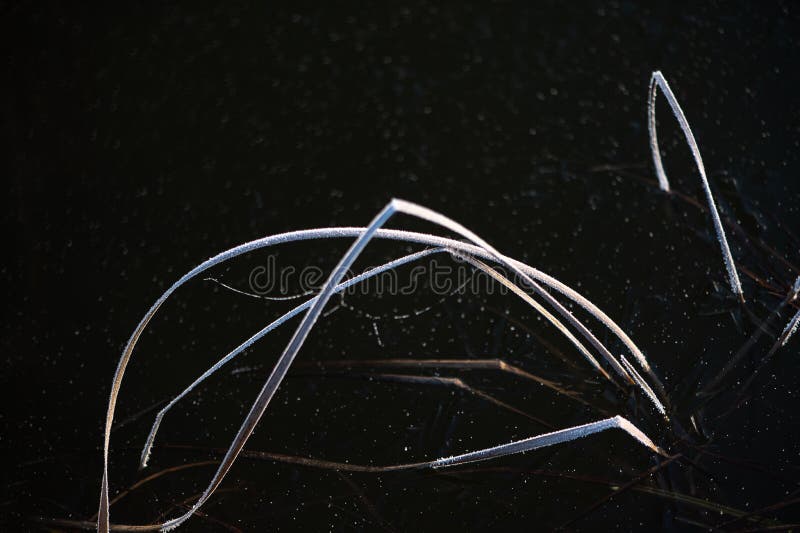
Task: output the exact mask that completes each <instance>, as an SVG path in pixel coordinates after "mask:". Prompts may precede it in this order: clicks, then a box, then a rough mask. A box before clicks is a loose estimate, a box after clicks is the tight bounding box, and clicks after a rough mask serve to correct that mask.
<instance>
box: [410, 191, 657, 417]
mask: <svg viewBox="0 0 800 533" xmlns="http://www.w3.org/2000/svg"><path fill="white" fill-rule="evenodd" d="M395 205H396V208H397V211H398V212H401V213H406V214H408V215H412V216H414V217H417V218H420V219H422V220H426V221H428V222H431V223H433V224H437V225H439V226H442V227H444V228H446V229H449V230H450V231H453V232H455V233H458V234H459V235H461V236H462V237H465V238H467V239H469V240H471V241H472V242H474V243H475V244H476V245H478V246H479V247H480V248H482V249H483V250H484V251H486V252H488V253H489V254H490V255H491V256H492V259H493V260H494V261H496V262H498V263H500V264H501V265H503V266H505V267H507V268H509V269H511V270H513V271H514V272H515V273H516V274H517V275H518V276H520V278H522V280H523V281H524V282H525V283H526V284H528V285H529V286H530V287H531V288H533V290H534V291H535V292H536V293H537V294H538V295H539V296H541V297H542V298H543V299H544V300H545V301H546V302H547V303H548V304H549V305H550V306H551V307H553V308H554V309H556V311H558V312H559V313H560V314H561V316H563V317H564V318H565V319H566V320H567V322H569V323H570V324H571V325H572V326H573V327H574V328H575V329H577V330H578V331H579V332H580V333H581V335H583V336H584V337H585V338H586V339H587V340H588V341H589V342H590V343H591V344H592V345H593V346H594V347H595V348H596V349H597V350H598V351H599V352H600V353H601V354H603V357H604V358H605V359H606V360H607V361H608V362H609V364H611V366H612V367H613V368H614V370H615V371H616V372H617V373H618V374H619V375H620V376H622V377H623V378H625V379H627V380H629V381H630V382H633V380H632V378H631V377H630V376H629V375H628V373H627V372H626V371H625V369H624V368H622V366H621V365H620V364H619V362H618V361H617V360H616V358H615V357H614V356H613V355H611V352H609V351H608V349H607V348H606V347H605V346H604V345H603V343H601V342H600V341H599V340H598V339H597V337H595V335H594V334H593V333H592V332H591V331H589V329H588V328H587V327H586V326H585V325H584V324H583V323H582V322H580V321H579V320H577V319H576V318H575V317H574V316H573V315H572V313H570V312H569V311H568V310H567V309H566V308H565V307H564V306H563V305H561V303H559V302H558V300H556V299H555V298H553V297H552V296H551V295H550V293H549V292H547V291H546V290H545V289H544V288H542V286H541V285H539V284H538V283H536V281H534V280H533V278H532V277H531V276H529V275H528V274H527V273H526V272H525V271H524V269H522V268H520V267H519V266H518V265H517V264H516V263H515V262H514V261H513V260H512V259H511V258H509V257H506V256H505V255H503V254H501V253H500V252H499V251H497V250H496V249H495V248H494V247H493V246H492V245H490V244H489V243H488V242H486V241H485V240H483V239H482V238H480V237H478V235H476V234H475V233H473V232H472V231H470V230H469V229H467V228H466V227H464V226H463V225H461V224H459V223H458V222H456V221H454V220H452V219H450V218H448V217H446V216H444V215H442V214H441V213H437V212H436V211H433V210H431V209H428V208H427V207H423V206H421V205H417V204H413V203H411V202H406V201H405V200H395ZM651 399H653V400H655V401H654V403H653V405H654V406H655V407H656V409H657V410H658V411H659V412H660V413H661V414H662V415H665V416H666V411H665V409H664V406H663V405H662V404H661V402H660V401H659V400H658V398H656V397H655V396H653V397H652V398H651Z"/></svg>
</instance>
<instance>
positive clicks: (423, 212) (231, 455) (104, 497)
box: [97, 200, 649, 532]
mask: <svg viewBox="0 0 800 533" xmlns="http://www.w3.org/2000/svg"><path fill="white" fill-rule="evenodd" d="M398 211H399V212H405V213H407V214H410V215H413V216H416V217H418V218H422V219H424V220H428V221H430V222H433V223H436V224H439V225H441V226H443V227H445V228H447V229H450V230H451V231H455V232H456V233H459V234H461V235H462V236H464V237H466V238H468V239H470V240H472V241H473V242H474V243H476V244H477V245H478V246H477V247H476V246H468V245H463V244H462V243H459V242H458V241H452V240H450V239H441V238H437V237H434V236H430V235H425V234H418V236H417V237H416V239H417V241H416V242H424V241H427V243H426V244H431V243H432V242H433V241H437V240H439V241H440V242H446V244H447V245H450V244H451V243H452V244H454V246H453V247H454V248H456V249H461V250H463V251H466V252H467V253H471V251H470V249H474V250H475V252H477V255H479V256H482V257H486V258H490V259H492V260H494V261H497V262H499V263H501V264H503V265H504V266H507V267H508V268H511V269H512V270H514V271H515V272H517V274H519V275H520V276H521V277H522V279H523V280H524V281H526V282H527V283H528V284H529V285H531V286H534V282H533V280H532V278H531V275H533V271H535V269H533V268H532V267H527V266H526V265H524V264H522V263H519V262H517V261H514V260H512V259H510V258H507V257H505V256H503V255H502V254H500V253H499V252H497V251H496V250H495V249H494V248H492V247H491V246H490V245H489V244H488V243H486V241H483V240H482V239H481V238H480V237H478V236H477V235H475V234H474V233H472V232H471V231H469V230H467V229H466V228H465V227H463V226H461V225H460V224H458V223H456V222H454V221H452V220H450V219H448V218H447V217H444V216H443V215H440V214H438V213H436V212H434V211H431V210H428V209H426V208H422V207H420V206H416V205H414V204H411V203H409V202H404V201H401V200H393V201H392V202H390V203H389V205H387V206H386V208H384V210H382V211H381V213H379V215H378V216H377V217H376V218H375V219H374V220H373V222H372V223H371V224H370V226H368V227H367V228H366V229H358V230H357V232H356V236H357V239H356V241H355V243H353V245H352V246H351V247H350V249H349V250H348V252H347V253H346V254H345V256H344V257H343V258H342V260H341V261H340V263H339V264H338V265H337V267H336V268H335V269H334V271H333V272H332V273H331V275H330V277H329V278H328V281H327V282H326V284H325V286H324V288H323V289H322V291H321V293H320V295H319V296H318V297H317V298H316V299H315V300H314V303H313V304H312V305H311V307H310V309H309V310H308V312H307V313H306V315H305V317H304V319H303V321H302V322H301V324H300V326H299V327H298V328H297V330H296V331H295V334H294V335H293V337H292V339H291V340H290V342H289V344H288V345H287V347H286V349H285V350H284V352H283V354H282V355H281V357H280V358H279V360H278V362H277V363H276V365H275V367H274V369H273V371H272V373H271V374H270V376H269V378H268V379H267V382H266V383H265V384H264V387H263V388H262V390H261V392H260V393H259V395H258V397H257V398H256V400H255V402H254V403H253V406H252V408H251V410H250V412H249V413H248V415H247V416H246V418H245V420H244V422H243V423H242V426H241V427H240V429H239V432H238V433H237V434H236V436H235V437H234V439H233V442H232V443H231V445H230V448H229V449H228V452H227V453H226V454H225V457H224V459H223V461H222V463H221V464H220V466H219V468H218V470H217V471H216V473H215V474H214V476H213V478H212V480H211V482H210V483H209V485H208V487H207V488H206V490H205V491H204V492H203V493H202V495H201V496H200V498H199V499H198V500H197V502H196V503H195V504H194V505H193V506H192V508H191V509H189V511H187V512H186V513H185V514H183V515H181V516H179V517H177V518H174V519H172V520H169V521H167V522H164V523H163V524H158V525H152V527H151V526H144V527H146V528H159V529H162V530H164V531H166V530H170V529H173V528H175V527H177V526H179V525H180V524H182V523H183V522H184V521H185V520H187V519H188V518H189V517H190V516H191V515H192V514H194V512H195V511H196V510H197V509H198V508H200V507H201V506H202V505H203V504H204V503H205V501H207V500H208V498H209V497H210V496H211V494H213V492H214V491H215V490H216V488H217V487H218V486H219V484H220V483H221V482H222V480H223V479H224V477H225V475H226V474H227V472H228V471H229V470H230V468H231V466H232V464H233V462H234V461H235V460H236V457H237V456H238V454H239V453H240V452H241V450H242V448H243V446H244V444H245V442H246V441H247V439H248V438H249V437H250V435H251V434H252V432H253V430H254V429H255V426H256V424H257V423H258V421H259V419H260V418H261V416H262V415H263V412H264V410H265V409H266V407H267V405H268V404H269V402H270V400H271V398H272V396H273V395H274V393H275V391H276V390H277V387H278V386H279V384H280V382H281V381H282V380H283V378H284V377H285V375H286V372H287V371H288V368H289V366H290V365H291V363H292V361H293V360H294V357H295V356H296V355H297V352H298V351H299V349H300V347H301V346H302V344H303V342H304V341H305V338H306V336H307V335H308V333H309V331H310V329H311V328H312V327H313V325H314V323H315V321H316V320H317V318H319V315H320V313H321V312H322V309H323V307H324V306H325V304H326V303H327V301H328V300H329V298H330V296H331V295H332V294H333V291H334V289H335V287H336V285H337V284H338V283H339V282H340V281H341V279H342V277H343V276H344V274H345V272H346V271H347V270H348V269H349V268H350V266H351V265H352V263H353V261H355V259H356V258H357V257H358V255H359V254H360V253H361V251H362V250H363V248H364V246H366V244H367V243H368V242H369V240H370V239H371V238H372V237H373V236H375V235H376V234H377V233H378V230H379V228H380V226H382V225H383V224H384V223H385V222H386V220H388V219H389V218H390V217H391V215H392V214H393V213H395V212H398ZM301 233H302V232H293V233H290V234H282V235H279V236H274V237H272V238H265V239H259V240H258V241H253V242H251V243H247V244H245V245H242V246H239V247H236V248H233V249H230V250H227V251H225V252H222V253H221V254H218V255H217V256H215V257H213V258H211V259H209V260H207V261H205V262H204V263H202V264H201V265H198V266H197V267H195V268H194V269H192V270H191V271H190V272H188V273H187V274H185V275H184V276H183V277H182V278H181V279H179V280H178V281H177V282H176V283H175V284H173V285H172V286H171V287H170V288H169V289H168V290H167V291H166V292H165V293H164V294H163V295H162V296H161V297H160V298H159V299H158V300H157V301H156V303H155V304H154V305H153V306H152V307H151V308H150V310H149V311H148V312H147V314H146V315H145V317H144V318H143V319H142V320H141V321H140V323H139V325H138V326H137V327H136V329H135V330H134V332H133V334H132V335H131V337H130V339H129V341H128V343H127V345H126V347H125V349H124V350H123V353H122V356H121V358H120V361H119V364H118V365H117V370H116V372H115V375H114V379H113V381H112V389H111V395H110V398H109V405H108V412H107V415H106V424H105V426H106V427H105V432H104V446H103V460H104V464H103V478H102V483H101V495H100V505H99V510H98V522H97V526H98V530H99V531H102V532H107V531H109V526H110V522H109V500H108V455H109V445H110V432H111V426H112V423H113V416H114V412H115V408H116V400H117V397H118V395H119V390H120V387H121V383H122V377H123V375H124V371H125V368H126V367H127V364H128V362H129V361H130V357H131V354H132V351H133V348H134V346H135V344H136V342H137V341H138V339H139V337H140V336H141V334H142V332H143V331H144V329H145V327H146V326H147V324H148V323H149V321H150V320H151V319H152V317H153V316H154V315H155V313H156V312H157V311H158V309H159V308H160V306H161V305H162V304H163V303H164V301H166V299H167V298H168V297H169V296H170V295H171V294H172V293H173V292H174V291H175V290H177V288H179V287H180V286H181V285H183V284H184V283H185V282H186V281H188V280H189V279H191V278H193V277H194V276H196V275H197V274H199V273H201V272H203V271H204V270H206V269H208V268H210V267H211V266H214V265H216V264H219V263H221V262H223V261H226V260H228V259H230V258H232V257H235V256H237V255H240V254H242V253H244V252H246V251H250V250H254V249H257V248H260V247H263V246H267V245H268V244H276V243H278V242H289V241H290V240H292V239H294V240H300V239H299V235H300V234H301ZM386 233H389V232H386ZM397 233H405V234H408V233H410V232H395V235H394V237H400V235H398V234H397ZM345 234H346V231H342V229H334V230H333V231H330V230H329V232H327V236H345ZM324 235H326V231H325V230H311V231H310V232H308V233H307V234H306V235H305V236H306V237H322V236H324ZM388 236H389V235H387V237H388ZM408 236H409V237H410V235H408ZM409 240H414V239H409ZM434 245H436V244H434ZM526 272H527V274H526ZM537 272H538V271H537ZM538 274H540V277H545V278H549V276H546V275H544V274H542V273H538ZM534 277H535V276H534ZM550 279H552V278H550ZM553 281H556V280H554V279H553ZM557 284H560V282H557ZM554 285H556V284H555V283H554V284H553V285H551V286H554ZM560 285H563V284H560ZM562 292H563V293H564V294H567V293H570V292H571V293H574V291H572V290H571V289H569V290H568V291H562ZM574 294H575V295H577V293H574ZM573 299H575V298H573ZM580 299H583V300H585V299H584V298H583V297H579V298H578V299H576V301H577V300H580ZM586 302H587V303H589V305H590V306H591V307H594V306H593V304H591V303H590V302H588V300H587V301H586ZM584 307H587V306H586V305H584ZM587 308H589V307H587ZM570 316H571V315H570ZM596 316H597V315H596ZM601 316H602V317H605V315H604V314H603V315H601ZM601 316H598V318H600V319H601V321H603V322H604V323H606V322H605V320H603V318H602V317H601ZM605 319H607V320H608V322H611V323H612V324H613V321H611V320H610V319H608V318H607V317H605ZM578 324H579V325H581V326H582V324H580V323H578ZM613 326H614V327H616V328H617V329H619V328H618V326H616V324H613ZM576 327H577V326H576ZM584 329H585V328H584ZM587 331H588V330H587ZM620 331H621V330H620ZM590 335H591V334H590ZM623 342H624V341H623ZM631 344H632V342H631ZM637 351H638V349H637ZM639 354H641V352H639ZM635 356H636V354H635ZM642 358H643V355H642ZM645 364H646V360H645ZM647 366H648V368H649V365H647Z"/></svg>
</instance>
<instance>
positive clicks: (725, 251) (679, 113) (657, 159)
mask: <svg viewBox="0 0 800 533" xmlns="http://www.w3.org/2000/svg"><path fill="white" fill-rule="evenodd" d="M657 88H658V89H661V93H662V94H663V95H664V97H665V98H666V99H667V102H668V103H669V106H670V108H671V109H672V114H673V115H675V118H676V119H677V121H678V124H679V125H680V127H681V130H683V135H684V136H685V137H686V142H687V144H688V145H689V149H690V150H691V152H692V157H693V158H694V162H695V165H696V166H697V170H698V172H699V173H700V180H701V181H702V183H703V192H704V193H705V195H706V200H707V201H708V210H709V212H710V213H711V219H712V220H713V222H714V230H715V231H716V233H717V241H718V242H719V246H720V248H721V249H722V260H723V261H724V262H725V269H726V270H727V271H728V282H729V283H730V287H731V291H732V292H733V293H734V294H735V295H736V296H738V297H739V299H740V300H741V301H742V302H744V292H743V291H742V284H741V282H740V281H739V275H738V274H737V273H736V266H735V264H734V262H733V256H732V255H731V250H730V247H729V246H728V239H727V238H726V237H725V230H724V229H723V227H722V221H721V220H720V218H719V213H718V212H717V206H716V204H715V203H714V196H713V195H712V194H711V187H710V186H709V184H708V178H707V177H706V168H705V165H704V164H703V158H702V156H701V155H700V148H699V147H698V146H697V141H696V140H695V138H694V133H692V128H691V127H690V126H689V122H688V121H687V120H686V115H685V114H684V113H683V109H681V106H680V104H679V103H678V100H677V99H676V98H675V94H674V93H673V92H672V89H671V88H670V86H669V83H667V80H666V78H664V75H663V74H661V71H658V70H657V71H655V72H653V75H652V77H651V78H650V97H649V98H648V105H647V116H648V121H647V125H648V129H649V132H650V151H651V152H652V156H653V164H654V166H655V167H656V175H657V176H658V182H659V185H660V187H661V189H663V190H664V191H669V181H668V180H667V175H666V173H665V172H664V165H663V163H662V161H661V152H660V150H659V148H658V135H657V133H656V89H657Z"/></svg>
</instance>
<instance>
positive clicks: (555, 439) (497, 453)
mask: <svg viewBox="0 0 800 533" xmlns="http://www.w3.org/2000/svg"><path fill="white" fill-rule="evenodd" d="M608 429H621V430H623V431H624V432H625V433H627V434H628V435H630V436H631V437H633V438H634V439H635V440H636V441H638V442H639V444H641V445H643V446H645V447H647V448H649V449H650V450H652V451H653V452H655V453H657V454H659V455H662V456H664V457H668V455H667V453H666V452H665V451H664V450H662V449H661V448H660V447H659V446H658V445H656V444H655V443H654V442H653V441H652V440H651V439H650V437H648V436H647V435H645V434H644V433H643V432H642V431H641V430H639V428H637V427H636V426H634V425H633V424H632V423H631V422H630V421H628V420H627V419H626V418H623V417H621V416H614V417H611V418H606V419H604V420H598V421H597V422H591V423H589V424H583V425H581V426H575V427H571V428H567V429H561V430H558V431H553V432H551V433H545V434H543V435H537V436H536V437H530V438H527V439H523V440H517V441H513V442H509V443H508V444H501V445H499V446H494V447H492V448H484V449H482V450H476V451H474V452H468V453H462V454H460V455H454V456H452V457H443V458H441V459H437V460H436V461H433V462H432V463H431V465H430V466H431V468H445V467H451V466H457V465H463V464H466V463H474V462H477V461H486V460H489V459H495V458H497V457H503V456H505V455H511V454H515V453H524V452H527V451H531V450H536V449H538V448H544V447H545V446H553V445H554V444H562V443H565V442H570V441H573V440H578V439H581V438H583V437H587V436H589V435H593V434H594V433H600V432H601V431H606V430H608Z"/></svg>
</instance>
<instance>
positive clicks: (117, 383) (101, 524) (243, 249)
mask: <svg viewBox="0 0 800 533" xmlns="http://www.w3.org/2000/svg"><path fill="white" fill-rule="evenodd" d="M369 229H370V228H361V227H334V228H319V229H311V230H299V231H292V232H287V233H281V234H277V235H271V236H268V237H263V238H260V239H256V240H253V241H249V242H246V243H244V244H241V245H239V246H236V247H233V248H230V249H228V250H225V251H223V252H220V253H219V254H217V255H215V256H213V257H211V258H209V259H207V260H206V261H204V262H203V263H201V264H199V265H197V266H196V267H194V268H193V269H192V270H190V271H189V272H187V273H186V274H184V275H183V276H182V277H181V278H180V279H178V280H177V281H176V282H175V283H173V284H172V285H171V286H170V287H169V288H168V289H167V290H166V291H165V292H164V293H163V294H162V295H161V296H160V297H159V298H158V299H157V300H156V302H155V303H154V304H153V305H152V306H151V307H150V309H149V310H148V311H147V313H146V314H145V316H144V317H143V318H142V319H141V321H140V322H139V324H138V325H137V327H136V328H135V329H134V331H133V333H132V334H131V336H130V338H129V339H128V342H127V343H126V345H125V348H124V349H123V351H122V354H121V356H120V360H119V362H118V364H117V368H116V370H115V373H114V377H113V379H112V386H111V391H110V393H109V402H108V408H107V413H106V421H105V428H104V438H103V476H102V482H101V490H100V505H99V510H98V521H97V528H98V531H103V532H107V531H108V530H109V525H110V524H109V512H108V490H109V483H108V462H109V449H110V435H111V427H112V424H113V420H114V413H115V411H116V403H117V398H118V396H119V392H120V388H121V385H122V379H123V377H124V373H125V370H126V368H127V365H128V363H129V362H130V358H131V356H132V354H133V350H134V348H135V346H136V344H137V342H138V340H139V338H140V337H141V335H142V333H143V331H144V329H145V328H146V327H147V325H148V323H149V322H150V320H151V319H152V318H153V316H155V314H156V312H157V311H158V310H159V308H160V307H161V306H162V305H163V304H164V302H165V301H166V300H167V299H168V298H169V297H170V296H171V295H172V294H173V293H174V292H175V291H176V290H177V289H178V288H180V287H181V286H182V285H184V284H185V283H186V282H188V281H189V280H191V279H192V278H194V277H196V276H197V275H198V274H200V273H202V272H204V271H206V270H208V269H209V268H211V267H213V266H215V265H218V264H220V263H223V262H225V261H228V260H230V259H232V258H234V257H237V256H239V255H242V254H244V253H247V252H250V251H254V250H258V249H262V248H266V247H268V246H273V245H277V244H282V243H288V242H297V241H304V240H312V239H327V238H348V237H360V236H362V235H364V234H365V233H366V232H367V231H368V230H369ZM373 236H374V237H377V238H383V239H390V240H397V241H405V242H414V243H418V244H424V245H428V246H438V247H449V248H454V249H457V250H460V251H462V252H465V253H469V254H472V255H476V256H478V257H482V258H484V259H493V258H494V254H491V253H489V252H487V251H486V250H484V249H482V248H480V247H478V246H474V245H471V244H467V243H463V242H460V241H457V240H454V239H448V238H444V237H438V236H435V235H429V234H424V233H417V232H409V231H399V230H384V229H378V230H377V231H375V232H374V233H373ZM509 262H510V263H512V264H513V265H515V266H516V267H517V268H519V269H521V270H523V271H525V272H526V273H527V274H528V275H530V276H531V277H533V278H535V279H537V280H538V281H540V282H542V283H544V284H546V285H547V286H549V287H551V288H553V289H554V290H556V291H558V292H560V293H561V294H563V295H564V296H566V297H567V298H569V299H571V300H572V301H574V302H575V303H577V304H578V305H580V306H581V307H583V308H584V309H586V310H587V311H588V312H589V313H590V314H592V315H593V316H594V317H595V318H597V319H598V320H599V321H600V322H601V323H602V324H603V325H605V326H606V327H607V328H609V329H610V330H611V331H612V332H613V333H614V334H615V335H616V336H617V337H618V338H619V339H620V340H621V341H622V342H623V344H625V346H626V347H627V348H628V349H629V350H630V351H631V353H632V354H633V355H634V357H635V358H636V360H637V362H639V364H640V365H641V366H642V367H643V368H644V369H645V371H646V372H647V373H648V375H649V376H651V378H652V379H653V380H654V381H655V382H656V384H657V385H659V388H660V390H662V391H663V386H661V385H660V382H659V381H658V378H657V377H656V376H655V374H654V373H653V372H652V370H651V368H650V365H649V363H648V362H647V359H646V358H645V356H644V354H643V353H642V352H641V350H639V348H638V347H637V346H636V345H635V344H634V343H633V341H632V340H631V339H630V337H628V336H627V334H625V332H624V331H623V330H622V329H621V328H620V327H619V326H618V325H617V324H616V323H615V322H614V321H613V320H611V318H610V317H608V315H606V314H605V313H604V312H603V311H602V310H600V309H599V308H598V307H597V306H595V305H594V304H593V303H592V302H591V301H589V300H588V299H586V298H585V297H583V296H582V295H581V294H579V293H578V292H576V291H575V290H573V289H572V288H571V287H569V286H567V285H565V284H563V283H562V282H560V281H558V280H557V279H555V278H553V277H551V276H549V275H547V274H545V273H543V272H541V271H539V270H537V269H535V268H533V267H531V266H530V265H526V264H525V263H522V262H519V261H516V260H514V259H509ZM143 527H144V528H149V529H141V530H143V531H144V530H153V529H158V527H155V526H153V527H151V526H143Z"/></svg>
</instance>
